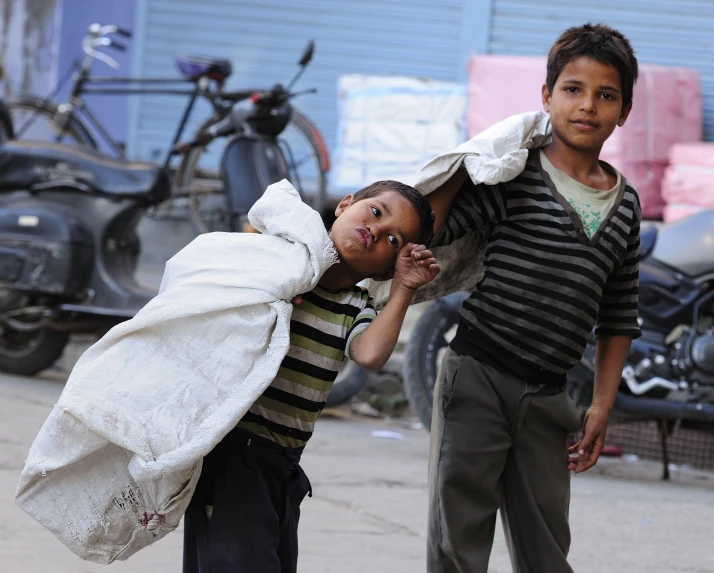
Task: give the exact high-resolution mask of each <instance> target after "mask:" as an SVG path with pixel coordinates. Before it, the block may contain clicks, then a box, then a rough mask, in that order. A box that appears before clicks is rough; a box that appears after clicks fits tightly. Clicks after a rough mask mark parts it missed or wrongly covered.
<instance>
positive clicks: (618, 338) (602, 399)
mask: <svg viewBox="0 0 714 573" xmlns="http://www.w3.org/2000/svg"><path fill="white" fill-rule="evenodd" d="M634 213H635V215H634V220H633V222H632V228H631V231H630V236H629V237H628V241H627V251H626V253H625V257H624V259H623V261H622V264H621V265H620V267H619V268H618V269H617V270H616V271H615V272H613V273H612V274H611V275H610V276H609V277H608V279H607V282H606V284H605V289H604V291H603V296H602V299H601V301H600V309H599V310H598V319H597V323H598V324H597V328H596V329H595V336H596V337H597V342H596V344H595V381H594V386H593V401H592V405H591V406H590V409H589V410H588V411H587V412H586V414H585V422H584V424H583V437H582V439H581V440H580V442H579V443H577V444H575V445H574V446H571V447H570V453H571V454H574V453H577V454H579V457H578V458H577V459H574V460H572V461H571V459H569V460H568V469H571V470H575V471H576V472H584V471H585V470H588V469H590V468H591V467H593V466H594V465H595V464H596V463H597V461H598V458H599V457H600V452H601V451H602V448H603V446H604V445H605V434H606V432H607V421H608V418H609V416H610V410H611V409H612V404H613V402H614V401H615V395H616V393H617V388H618V386H619V385H620V379H621V378H622V369H623V367H624V366H625V361H626V359H627V354H628V352H629V350H630V344H631V343H632V339H633V338H637V337H639V336H640V335H641V332H640V325H639V322H638V317H637V300H638V293H639V283H640V279H639V263H640V220H641V215H640V210H639V205H638V204H635V209H634Z"/></svg>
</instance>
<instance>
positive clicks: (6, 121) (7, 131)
mask: <svg viewBox="0 0 714 573" xmlns="http://www.w3.org/2000/svg"><path fill="white" fill-rule="evenodd" d="M14 136H15V133H14V129H13V125H12V116H11V115H10V110H8V108H7V106H6V105H5V103H4V102H3V101H2V100H0V143H3V142H4V141H7V140H8V139H12V138H13V137H14Z"/></svg>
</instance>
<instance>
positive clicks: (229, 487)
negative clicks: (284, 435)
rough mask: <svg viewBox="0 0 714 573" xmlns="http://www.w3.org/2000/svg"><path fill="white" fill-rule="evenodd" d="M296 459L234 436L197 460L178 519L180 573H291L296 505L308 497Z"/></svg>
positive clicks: (245, 435) (290, 452)
mask: <svg viewBox="0 0 714 573" xmlns="http://www.w3.org/2000/svg"><path fill="white" fill-rule="evenodd" d="M301 453H302V448H294V449H289V448H284V447H282V446H279V445H278V444H276V443H274V442H272V441H270V440H267V439H265V438H261V437H259V436H256V435H253V434H251V433H249V432H245V431H243V430H238V429H235V430H233V431H232V432H230V433H229V434H228V435H227V436H226V437H225V438H224V439H223V441H222V442H221V443H220V444H218V446H216V448H215V449H214V450H213V451H212V452H211V453H210V454H208V456H206V457H205V458H204V462H203V470H202V472H201V477H200V479H199V481H198V485H197V487H196V491H195V492H194V494H193V498H192V499H191V503H190V505H189V507H188V509H187V510H186V515H185V517H184V549H183V573H295V571H296V570H297V556H298V540H297V528H298V520H299V518H300V502H302V500H303V498H304V497H305V495H307V494H308V493H309V494H310V495H312V491H311V489H310V482H309V481H308V479H307V476H306V475H305V472H303V470H302V468H301V467H300V466H299V465H298V462H299V461H300V455H301ZM207 506H212V507H213V511H212V514H211V516H210V518H209V517H208V515H207V511H206V507H207Z"/></svg>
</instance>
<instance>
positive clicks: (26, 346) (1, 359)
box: [0, 328, 69, 376]
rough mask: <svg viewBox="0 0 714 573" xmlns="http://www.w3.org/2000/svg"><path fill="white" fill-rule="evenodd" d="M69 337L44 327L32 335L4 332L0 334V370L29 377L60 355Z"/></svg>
mask: <svg viewBox="0 0 714 573" xmlns="http://www.w3.org/2000/svg"><path fill="white" fill-rule="evenodd" d="M68 340H69V334H68V333H66V332H56V331H54V330H48V329H46V328H43V329H41V330H37V331H33V332H18V331H14V330H6V331H5V332H3V333H2V335H0V371H2V372H7V373H8V374H19V375H21V376H32V375H33V374H37V373H38V372H41V371H42V370H45V369H47V368H49V367H50V366H52V365H53V364H54V363H55V362H56V361H57V359H58V358H59V357H60V356H62V351H63V350H64V347H65V346H66V345H67V341H68Z"/></svg>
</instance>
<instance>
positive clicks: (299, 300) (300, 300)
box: [291, 295, 302, 304]
mask: <svg viewBox="0 0 714 573" xmlns="http://www.w3.org/2000/svg"><path fill="white" fill-rule="evenodd" d="M291 302H292V303H293V304H302V295H297V296H296V297H295V298H294V299H293V300H292V301H291Z"/></svg>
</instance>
